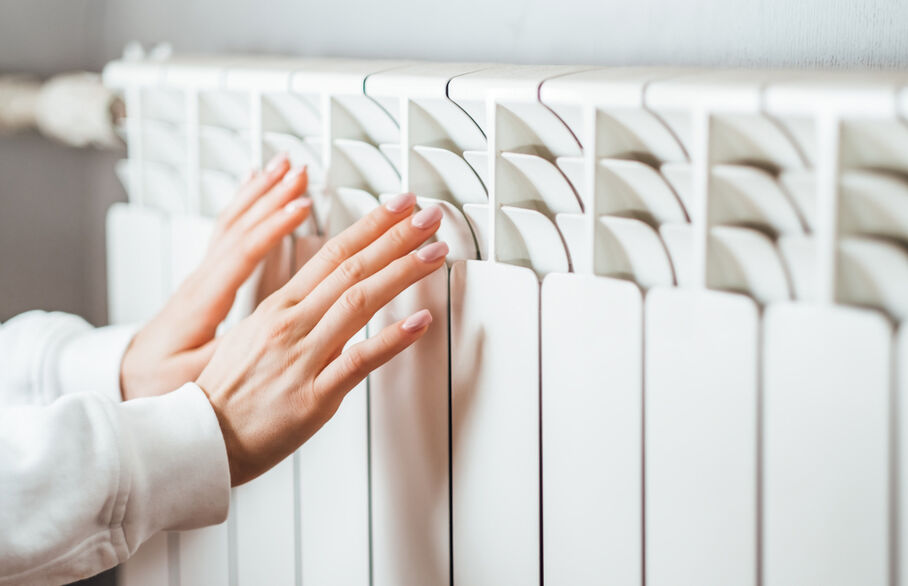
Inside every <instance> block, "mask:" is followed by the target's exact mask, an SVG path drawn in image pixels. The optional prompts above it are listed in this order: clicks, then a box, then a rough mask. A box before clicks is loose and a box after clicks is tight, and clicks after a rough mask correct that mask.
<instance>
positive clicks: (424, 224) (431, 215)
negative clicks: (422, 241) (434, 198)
mask: <svg viewBox="0 0 908 586" xmlns="http://www.w3.org/2000/svg"><path fill="white" fill-rule="evenodd" d="M440 219H441V208H440V207H438V206H429V207H427V208H426V209H424V210H420V212H419V213H417V214H416V215H415V216H413V219H412V220H410V222H412V223H413V225H414V226H415V227H417V228H428V227H429V226H431V225H433V224H435V222H437V221H439V220H440Z"/></svg>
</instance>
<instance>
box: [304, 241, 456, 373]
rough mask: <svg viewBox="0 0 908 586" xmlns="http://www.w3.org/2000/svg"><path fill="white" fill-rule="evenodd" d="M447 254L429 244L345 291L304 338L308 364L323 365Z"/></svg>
mask: <svg viewBox="0 0 908 586" xmlns="http://www.w3.org/2000/svg"><path fill="white" fill-rule="evenodd" d="M447 254H448V245H447V244H446V243H444V242H433V243H432V244H429V245H428V246H426V247H425V248H422V249H420V250H419V251H418V252H414V253H411V254H408V255H407V256H405V257H403V258H399V259H397V260H395V261H394V262H392V263H391V264H390V265H388V266H387V267H385V268H384V269H382V270H380V271H379V272H377V273H375V274H374V275H372V276H371V277H369V278H368V279H365V280H364V281H362V282H360V283H357V284H356V285H354V286H353V287H351V288H350V289H347V291H346V292H345V293H344V294H343V295H342V296H341V297H340V299H338V300H337V301H336V302H335V303H334V305H332V306H331V308H330V309H329V310H328V312H327V313H325V315H324V316H323V317H322V319H321V320H319V322H318V323H317V324H316V326H315V327H314V328H312V331H311V332H310V333H309V336H308V337H307V338H306V345H307V346H309V347H310V348H311V353H310V356H311V359H312V363H313V364H315V365H316V366H322V365H324V364H325V363H326V362H327V357H328V356H330V355H331V353H332V352H334V351H335V350H336V349H337V348H339V347H341V346H343V345H344V344H346V343H347V341H348V340H349V339H350V338H352V337H353V335H354V334H356V332H358V331H359V330H361V329H362V328H363V327H365V325H366V324H367V323H368V322H369V320H370V319H372V316H373V315H375V312H376V311H378V310H379V309H381V308H382V307H384V306H385V305H386V304H387V303H388V302H389V301H391V300H392V299H394V298H395V297H397V296H398V295H399V294H400V293H401V292H402V291H403V290H404V289H406V288H407V287H409V286H410V285H412V284H413V283H415V282H416V281H419V280H420V279H422V278H423V277H425V276H426V275H428V274H430V273H432V272H433V271H435V269H437V268H438V267H440V266H442V265H443V264H444V262H445V256H447Z"/></svg>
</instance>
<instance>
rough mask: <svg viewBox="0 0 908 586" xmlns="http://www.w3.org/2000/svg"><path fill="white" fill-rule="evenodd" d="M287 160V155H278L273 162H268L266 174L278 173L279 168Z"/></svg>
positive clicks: (272, 159) (273, 158)
mask: <svg viewBox="0 0 908 586" xmlns="http://www.w3.org/2000/svg"><path fill="white" fill-rule="evenodd" d="M286 160H287V153H278V154H276V155H274V156H273V157H272V158H271V160H270V161H268V165H267V166H266V167H265V172H266V173H271V172H273V171H277V169H278V167H280V166H281V164H282V163H283V162H284V161H286Z"/></svg>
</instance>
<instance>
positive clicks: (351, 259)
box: [197, 194, 448, 486]
mask: <svg viewBox="0 0 908 586" xmlns="http://www.w3.org/2000/svg"><path fill="white" fill-rule="evenodd" d="M414 205H415V197H414V196H413V195H412V194H404V195H400V196H398V197H397V198H395V199H394V200H391V201H389V202H388V203H386V204H385V205H384V206H382V207H380V208H377V209H376V210H374V211H372V212H371V213H370V214H369V215H368V216H366V217H364V218H363V219H361V220H360V221H358V222H357V223H356V224H354V225H353V226H351V227H350V228H348V229H347V230H345V231H344V232H343V233H341V234H340V235H338V236H337V237H335V238H333V239H332V240H330V241H329V242H328V243H326V244H325V246H323V247H322V249H321V250H320V251H319V252H318V253H317V254H316V256H315V257H313V258H312V260H310V261H309V262H308V263H306V264H305V266H303V267H302V268H301V269H300V270H299V272H297V273H296V275H294V277H293V278H292V279H291V280H290V281H289V282H288V283H287V284H286V285H285V286H284V287H282V288H281V289H279V290H278V291H276V292H275V293H273V294H272V295H271V296H269V297H268V298H267V299H265V300H264V301H263V302H262V303H261V304H260V305H259V307H258V308H257V309H256V310H255V312H254V313H253V314H252V315H250V316H249V317H247V318H246V319H244V320H243V321H241V322H240V323H239V324H237V325H236V326H235V327H234V328H232V329H231V331H230V332H228V333H227V334H226V335H225V336H224V337H223V339H222V340H221V341H220V343H219V344H218V347H217V350H216V351H215V353H214V356H213V357H212V358H211V361H210V362H209V363H208V365H207V366H206V367H205V370H204V371H203V372H202V374H201V375H200V376H199V378H198V380H197V383H198V385H199V386H200V387H201V388H202V389H203V390H204V391H205V393H206V394H207V395H208V398H209V400H210V401H211V404H212V406H213V408H214V411H215V413H216V414H217V417H218V421H219V422H220V425H221V431H222V432H223V435H224V441H225V444H226V447H227V456H228V460H229V463H230V478H231V483H232V484H233V485H234V486H236V485H238V484H242V483H244V482H247V481H249V480H252V479H253V478H255V477H256V476H258V475H260V474H262V473H263V472H265V471H266V470H268V469H269V468H271V467H272V466H274V465H275V464H277V463H278V462H280V461H281V460H282V459H284V458H285V457H286V456H288V455H289V454H291V453H292V452H293V451H294V450H296V449H297V448H298V447H299V446H300V445H301V444H303V443H304V442H305V441H306V440H307V439H309V438H310V437H311V436H312V434H314V433H315V432H316V431H317V430H318V429H319V428H321V426H322V425H324V424H325V422H326V421H328V419H330V418H331V416H332V415H333V414H334V412H335V411H337V408H338V407H339V406H340V404H341V401H342V400H343V398H344V396H346V394H347V392H348V391H350V390H351V389H352V388H353V387H355V386H356V385H357V384H358V383H359V382H360V381H361V380H363V378H365V377H366V375H367V374H368V373H369V372H370V371H372V370H374V369H375V368H377V367H379V366H381V365H382V364H384V363H385V362H387V361H388V360H390V359H391V358H392V357H394V356H395V355H396V354H397V353H399V352H400V351H402V350H403V349H405V348H406V347H407V346H409V345H410V344H412V343H413V342H415V341H416V340H418V339H419V338H420V337H421V336H422V335H423V334H424V333H425V332H426V330H427V328H428V327H429V324H430V323H431V321H432V316H431V314H430V313H429V312H428V311H427V310H421V311H419V312H417V313H415V314H413V315H412V316H410V317H408V318H407V319H405V320H401V321H399V322H397V323H395V324H391V325H390V326H388V327H386V328H385V329H383V330H382V331H381V332H379V333H378V334H376V335H374V336H372V337H370V338H368V339H367V340H365V341H362V342H359V343H356V344H354V345H352V346H350V347H349V348H347V349H346V350H344V345H345V344H346V343H347V341H348V340H350V338H351V337H352V336H353V335H354V334H356V333H357V332H358V331H360V330H361V329H362V328H363V327H364V326H365V325H366V323H367V322H368V321H369V320H370V319H371V318H372V316H373V315H374V314H375V312H376V311H378V310H379V309H380V308H381V307H383V306H384V305H385V304H387V303H388V302H389V301H390V300H391V299H393V298H394V297H395V296H396V295H398V294H399V293H400V292H402V291H403V290H404V289H406V288H407V287H409V286H410V285H412V284H413V283H415V282H416V281H418V280H420V279H422V278H423V277H425V276H426V275H428V274H430V273H432V272H433V271H435V270H436V269H438V268H439V267H440V266H442V265H443V264H444V262H445V256H446V255H447V253H448V246H447V244H445V243H443V242H435V243H433V244H430V245H428V246H426V247H424V248H422V249H420V250H419V251H417V252H413V251H414V249H416V247H418V246H419V245H420V244H421V243H423V242H425V240H426V239H427V238H429V237H430V236H432V234H434V233H435V231H436V230H438V227H439V225H440V224H441V216H442V214H441V210H440V209H439V208H438V207H435V206H432V207H429V208H426V209H424V210H422V211H420V212H419V213H417V214H415V215H413V216H412V217H410V212H411V211H412V210H413V207H414Z"/></svg>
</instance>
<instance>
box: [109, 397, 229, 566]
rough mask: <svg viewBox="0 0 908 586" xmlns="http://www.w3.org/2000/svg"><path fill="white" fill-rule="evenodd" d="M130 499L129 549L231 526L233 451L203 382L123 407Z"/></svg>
mask: <svg viewBox="0 0 908 586" xmlns="http://www.w3.org/2000/svg"><path fill="white" fill-rule="evenodd" d="M118 413H119V414H120V415H119V417H120V424H121V425H120V429H121V430H122V435H121V442H122V443H123V465H124V466H128V467H129V468H130V470H131V473H130V474H129V481H128V482H129V484H130V488H129V497H128V500H127V502H126V511H125V515H124V517H123V528H124V531H125V533H126V539H127V542H128V543H129V548H130V550H131V551H134V550H135V548H137V547H138V546H139V545H140V544H141V543H142V542H143V541H145V540H146V539H148V538H149V537H151V536H152V535H154V534H155V533H156V532H158V531H161V530H170V529H179V530H183V529H195V528H198V527H203V526H206V525H214V524H217V523H221V522H223V521H224V520H225V519H226V518H227V512H228V509H229V506H230V469H229V466H228V463H227V450H226V447H225V445H224V439H223V436H222V435H221V428H220V425H219V424H218V420H217V416H215V413H214V409H212V407H211V403H209V401H208V397H207V396H206V395H205V393H204V392H203V391H202V389H200V388H199V387H198V386H197V385H196V384H195V383H187V384H185V385H183V386H182V387H180V388H179V389H177V390H176V391H173V392H172V393H168V394H166V395H163V396H160V397H152V398H147V399H135V400H132V401H127V402H124V403H122V404H121V405H119V406H118Z"/></svg>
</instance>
